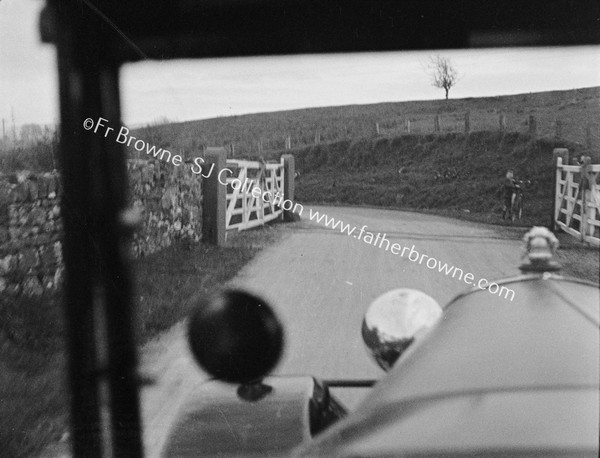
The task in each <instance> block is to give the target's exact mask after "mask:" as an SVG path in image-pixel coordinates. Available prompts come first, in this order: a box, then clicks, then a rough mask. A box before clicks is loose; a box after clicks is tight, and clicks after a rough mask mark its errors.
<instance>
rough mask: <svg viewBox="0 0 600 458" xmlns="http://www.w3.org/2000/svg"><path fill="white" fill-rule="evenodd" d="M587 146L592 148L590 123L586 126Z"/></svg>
mask: <svg viewBox="0 0 600 458" xmlns="http://www.w3.org/2000/svg"><path fill="white" fill-rule="evenodd" d="M585 146H586V147H587V149H592V127H591V126H590V125H589V124H588V125H587V126H586V127H585Z"/></svg>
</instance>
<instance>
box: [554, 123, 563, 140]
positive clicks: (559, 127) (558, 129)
mask: <svg viewBox="0 0 600 458" xmlns="http://www.w3.org/2000/svg"><path fill="white" fill-rule="evenodd" d="M554 126H555V131H554V136H555V137H556V138H562V121H561V120H560V119H557V120H556V121H555V123H554Z"/></svg>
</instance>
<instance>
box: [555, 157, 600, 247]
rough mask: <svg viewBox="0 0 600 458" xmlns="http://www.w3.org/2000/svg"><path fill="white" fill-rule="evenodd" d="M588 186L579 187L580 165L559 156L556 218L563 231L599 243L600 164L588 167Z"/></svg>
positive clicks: (593, 243)
mask: <svg viewBox="0 0 600 458" xmlns="http://www.w3.org/2000/svg"><path fill="white" fill-rule="evenodd" d="M587 175H588V182H589V189H588V190H587V191H585V192H583V190H580V189H579V188H580V182H581V166H578V165H563V163H562V158H560V157H559V158H557V165H556V191H555V199H556V200H555V205H554V221H555V223H556V225H557V226H558V227H560V228H561V229H562V230H563V231H565V232H567V233H569V234H571V235H573V236H575V237H577V238H579V239H581V241H583V242H587V243H590V244H591V245H595V246H600V185H599V184H598V177H599V176H600V164H595V165H589V166H588V172H587Z"/></svg>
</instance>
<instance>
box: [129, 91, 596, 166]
mask: <svg viewBox="0 0 600 458" xmlns="http://www.w3.org/2000/svg"><path fill="white" fill-rule="evenodd" d="M466 111H469V112H470V118H471V130H472V131H482V130H498V127H499V117H500V115H501V114H503V115H504V116H505V119H506V129H507V131H509V132H522V133H524V132H526V131H527V130H528V121H529V117H530V116H535V119H536V123H537V127H538V136H539V137H554V136H555V134H556V121H557V120H558V121H560V122H561V123H562V127H561V131H562V132H561V138H563V139H566V140H569V141H572V142H577V143H581V144H585V142H586V128H587V127H588V126H590V133H591V140H592V142H593V144H594V146H600V121H599V119H600V87H593V88H584V89H573V90H569V91H551V92H538V93H529V94H519V95H508V96H498V97H483V98H466V99H455V100H452V99H451V100H448V101H447V102H446V101H444V100H429V101H411V102H390V103H379V104H371V105H348V106H338V107H325V108H307V109H302V110H291V111H279V112H273V113H258V114H250V115H243V116H231V117H221V118H214V119H206V120H199V121H188V122H183V123H175V124H167V125H161V126H153V127H150V128H144V129H138V130H137V133H138V134H139V137H140V138H144V139H147V140H149V141H152V142H153V143H155V144H157V146H161V147H165V146H166V147H169V146H170V147H171V148H173V149H174V150H177V151H181V150H183V151H184V152H185V154H186V155H195V154H197V153H198V152H199V151H201V149H202V147H203V146H222V145H229V144H231V143H233V144H234V146H235V152H236V154H235V155H236V156H243V155H250V156H252V155H258V154H259V151H258V141H259V140H260V141H261V142H262V146H263V151H272V150H279V149H284V147H285V138H286V137H287V136H290V137H291V142H292V147H301V146H306V145H310V144H313V143H314V142H315V135H316V134H317V132H318V133H319V134H320V138H321V141H322V142H333V141H339V140H351V139H353V138H358V137H367V136H371V135H374V134H375V133H376V130H375V129H376V127H375V124H376V123H378V124H379V127H380V134H382V135H387V136H391V135H400V134H404V133H407V132H406V130H407V128H406V121H407V120H410V128H411V133H418V134H427V133H431V132H433V129H434V117H435V116H436V115H439V116H440V130H441V132H442V133H448V132H457V133H458V132H464V116H465V112H466ZM132 152H133V151H132Z"/></svg>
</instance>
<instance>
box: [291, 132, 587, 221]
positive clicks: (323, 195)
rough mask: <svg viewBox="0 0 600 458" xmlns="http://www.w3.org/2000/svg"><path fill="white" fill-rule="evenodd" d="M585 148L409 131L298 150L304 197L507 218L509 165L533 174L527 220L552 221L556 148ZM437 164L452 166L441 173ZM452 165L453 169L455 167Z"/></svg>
mask: <svg viewBox="0 0 600 458" xmlns="http://www.w3.org/2000/svg"><path fill="white" fill-rule="evenodd" d="M557 147H567V148H569V149H570V150H571V151H573V152H574V153H575V152H578V151H581V150H583V148H582V147H581V146H578V145H577V144H574V143H571V142H568V141H564V140H563V141H558V140H552V139H537V140H536V139H532V138H530V137H529V136H528V135H525V134H520V133H507V134H504V135H503V134H501V133H499V132H475V133H471V134H470V135H467V136H466V135H464V134H445V135H444V134H443V135H404V136H400V137H390V138H384V137H381V138H365V139H357V140H354V141H340V142H335V143H331V144H321V145H314V146H311V147H306V148H300V149H296V150H292V152H293V154H294V155H295V157H296V167H297V168H298V169H299V170H300V171H301V176H300V178H299V179H298V181H297V184H296V196H295V197H296V200H298V201H300V202H313V203H333V204H352V205H373V206H383V207H392V208H403V209H417V210H428V211H434V212H439V213H446V214H451V215H455V216H457V215H459V216H461V217H467V218H469V219H476V220H480V221H486V222H494V223H498V222H501V210H502V199H501V194H500V192H499V191H500V186H501V180H502V178H503V177H504V174H505V173H506V170H507V169H509V168H512V169H514V171H515V176H516V177H517V178H520V179H529V180H531V185H529V186H528V187H527V188H526V190H525V216H526V217H525V218H524V220H523V224H526V225H531V224H543V225H546V224H548V221H549V215H550V212H551V211H552V210H551V209H552V198H553V186H554V184H553V183H554V182H553V179H554V169H553V164H552V150H553V149H554V148H557ZM436 172H439V173H440V174H441V175H444V174H446V175H447V177H446V178H443V177H442V178H437V179H436ZM448 172H449V173H448Z"/></svg>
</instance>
